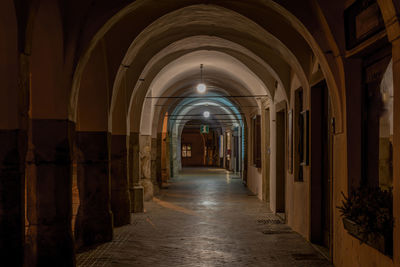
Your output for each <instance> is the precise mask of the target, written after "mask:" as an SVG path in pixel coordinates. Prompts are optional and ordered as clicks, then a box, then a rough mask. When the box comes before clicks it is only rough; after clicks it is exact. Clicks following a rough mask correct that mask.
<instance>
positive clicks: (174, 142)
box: [171, 133, 180, 177]
mask: <svg viewBox="0 0 400 267" xmlns="http://www.w3.org/2000/svg"><path fill="white" fill-rule="evenodd" d="M178 149H179V147H178V135H177V134H176V133H173V134H172V135H171V150H172V151H171V152H172V170H171V176H172V177H176V176H178V174H179V166H178V164H179V161H178V160H179V158H178V153H180V151H179V150H178Z"/></svg>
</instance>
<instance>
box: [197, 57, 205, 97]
mask: <svg viewBox="0 0 400 267" xmlns="http://www.w3.org/2000/svg"><path fill="white" fill-rule="evenodd" d="M206 90H207V86H206V85H205V84H204V82H203V64H200V83H199V84H198V85H197V92H199V93H200V94H203V93H205V91H206Z"/></svg>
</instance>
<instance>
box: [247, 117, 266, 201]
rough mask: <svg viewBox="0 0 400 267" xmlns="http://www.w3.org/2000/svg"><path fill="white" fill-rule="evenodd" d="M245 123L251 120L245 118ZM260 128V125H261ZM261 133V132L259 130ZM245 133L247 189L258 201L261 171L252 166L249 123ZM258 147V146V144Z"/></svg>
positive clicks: (260, 189) (260, 194) (260, 192)
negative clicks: (246, 133)
mask: <svg viewBox="0 0 400 267" xmlns="http://www.w3.org/2000/svg"><path fill="white" fill-rule="evenodd" d="M247 121H248V122H250V121H251V118H250V116H247ZM261 127H262V125H261ZM261 131H262V130H261ZM247 132H248V133H249V134H248V135H247V136H246V138H247V140H248V141H247V147H248V150H247V151H248V152H247V153H248V156H247V162H248V165H247V166H248V168H247V187H248V188H249V190H250V191H251V192H252V193H253V194H255V195H256V196H257V197H258V198H259V199H262V171H261V168H257V167H256V166H255V165H254V164H253V157H252V155H253V147H252V146H253V145H252V142H251V136H252V135H253V133H252V131H251V123H248V124H247ZM258 145H260V144H258Z"/></svg>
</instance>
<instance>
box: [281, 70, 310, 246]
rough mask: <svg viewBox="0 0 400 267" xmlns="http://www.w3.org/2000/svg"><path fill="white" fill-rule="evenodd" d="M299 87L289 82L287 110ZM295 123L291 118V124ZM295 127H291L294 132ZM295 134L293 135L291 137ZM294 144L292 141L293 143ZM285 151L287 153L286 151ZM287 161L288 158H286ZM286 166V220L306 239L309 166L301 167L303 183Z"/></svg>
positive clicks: (305, 103) (305, 105)
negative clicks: (296, 179)
mask: <svg viewBox="0 0 400 267" xmlns="http://www.w3.org/2000/svg"><path fill="white" fill-rule="evenodd" d="M299 87H301V84H300V81H299V80H298V78H297V77H296V76H294V77H293V78H292V81H291V90H290V94H291V97H290V98H291V100H292V101H290V102H291V103H290V105H289V107H288V108H289V109H292V110H294V102H295V101H294V99H295V96H294V91H295V90H296V89H298V88H299ZM308 91H309V90H308V89H306V88H303V110H307V109H309V108H310V106H309V101H308V100H307V99H308V95H309V94H308ZM294 123H295V121H294V117H293V124H294ZM294 129H295V127H293V131H294ZM294 136H295V133H293V137H294ZM293 142H294V141H293ZM295 150H296V148H295V144H293V161H294V155H295ZM286 151H288V150H287V149H286ZM286 159H287V160H288V157H286ZM287 166H288V164H286V219H287V223H288V225H289V226H290V227H292V229H293V230H295V231H296V232H298V233H300V234H301V235H302V236H303V237H305V238H306V239H309V235H310V166H303V168H302V169H303V177H304V179H303V181H295V178H294V173H295V170H294V169H295V168H296V166H295V164H293V173H290V172H289V171H288V167H287Z"/></svg>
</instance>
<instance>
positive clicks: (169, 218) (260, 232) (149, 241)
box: [77, 168, 331, 267]
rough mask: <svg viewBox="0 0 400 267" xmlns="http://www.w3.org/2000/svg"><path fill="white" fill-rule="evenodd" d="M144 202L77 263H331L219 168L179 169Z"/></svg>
mask: <svg viewBox="0 0 400 267" xmlns="http://www.w3.org/2000/svg"><path fill="white" fill-rule="evenodd" d="M145 206H146V212H145V213H137V214H133V218H132V224H131V225H129V226H124V227H121V228H119V229H118V230H117V231H116V233H115V237H114V240H113V242H111V243H107V244H104V245H101V246H99V247H97V248H96V249H95V250H90V251H88V252H85V253H82V254H79V255H78V257H77V265H78V266H224V265H227V266H228V265H229V266H318V267H320V266H331V264H330V263H329V261H328V260H326V259H325V258H324V257H323V256H321V255H320V254H319V253H318V252H317V251H316V250H315V249H314V248H313V247H312V246H311V245H310V244H309V243H307V242H306V241H305V240H304V239H302V238H301V237H300V236H299V235H298V234H296V233H295V232H293V231H292V230H291V229H290V228H289V227H288V226H286V225H285V224H284V223H283V221H282V220H281V219H280V218H279V217H277V216H275V215H274V214H273V213H271V212H270V211H269V210H268V208H267V207H266V206H265V205H264V204H263V203H262V202H260V201H258V200H257V197H256V196H254V195H253V194H252V193H251V192H250V191H249V190H247V189H246V188H245V187H244V186H243V185H242V183H241V179H240V177H238V176H237V175H233V174H231V173H229V172H227V171H226V170H224V169H217V168H211V169H210V168H187V169H184V170H183V172H182V173H181V175H179V176H178V177H176V178H174V179H173V183H172V184H171V186H170V187H169V188H168V189H166V190H162V191H161V193H160V195H159V196H157V197H156V198H155V199H154V200H153V201H152V202H147V203H146V205H145ZM238 211H240V212H238Z"/></svg>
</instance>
